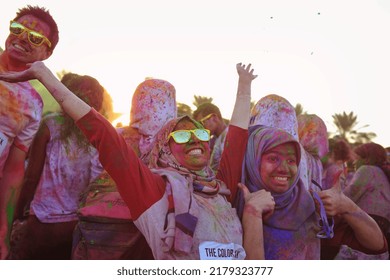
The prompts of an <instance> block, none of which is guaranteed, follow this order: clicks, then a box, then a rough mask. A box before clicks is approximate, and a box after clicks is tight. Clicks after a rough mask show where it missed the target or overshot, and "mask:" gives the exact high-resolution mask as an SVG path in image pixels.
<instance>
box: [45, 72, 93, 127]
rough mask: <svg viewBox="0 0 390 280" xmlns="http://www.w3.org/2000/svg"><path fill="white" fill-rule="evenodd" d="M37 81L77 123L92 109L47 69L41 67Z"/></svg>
mask: <svg viewBox="0 0 390 280" xmlns="http://www.w3.org/2000/svg"><path fill="white" fill-rule="evenodd" d="M37 79H38V80H39V81H40V82H41V83H42V84H43V85H44V86H45V87H46V88H47V90H48V91H49V92H50V93H51V95H52V96H53V97H54V99H55V100H56V101H57V102H58V103H59V104H60V105H61V108H62V109H63V110H64V112H66V113H67V114H68V115H69V116H70V117H71V118H72V119H73V120H75V121H77V120H79V119H80V118H82V117H83V116H84V115H86V114H87V113H88V112H89V111H90V110H91V107H90V106H89V105H88V104H87V103H85V102H84V101H82V100H81V99H80V98H78V97H77V96H76V95H75V94H73V93H72V92H71V91H70V90H69V89H68V88H67V87H66V86H64V85H63V84H62V83H61V82H60V81H59V80H58V79H57V77H56V76H54V74H53V73H52V72H51V71H50V70H49V69H48V68H46V67H41V68H40V71H39V72H38V73H37Z"/></svg>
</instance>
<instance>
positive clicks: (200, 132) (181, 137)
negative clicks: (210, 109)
mask: <svg viewBox="0 0 390 280" xmlns="http://www.w3.org/2000/svg"><path fill="white" fill-rule="evenodd" d="M191 133H193V134H194V135H195V136H196V138H198V139H199V140H200V141H209V140H210V130H208V129H204V128H197V129H192V130H176V131H173V132H171V133H170V134H169V135H168V139H169V138H170V137H172V138H173V140H174V141H175V142H176V143H177V144H183V143H187V142H188V141H190V139H191Z"/></svg>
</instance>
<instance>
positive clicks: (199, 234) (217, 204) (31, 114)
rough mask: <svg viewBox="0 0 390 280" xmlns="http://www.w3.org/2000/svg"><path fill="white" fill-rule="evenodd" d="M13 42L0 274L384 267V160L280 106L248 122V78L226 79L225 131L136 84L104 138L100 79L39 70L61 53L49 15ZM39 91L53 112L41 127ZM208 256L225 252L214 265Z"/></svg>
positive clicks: (1, 115) (30, 13)
mask: <svg viewBox="0 0 390 280" xmlns="http://www.w3.org/2000/svg"><path fill="white" fill-rule="evenodd" d="M9 30H10V34H9V36H8V38H7V40H6V44H5V46H6V47H5V50H4V51H3V52H2V53H1V54H0V140H1V142H0V250H1V251H0V254H1V255H0V256H1V258H2V259H209V258H225V259H230V258H232V259H245V258H246V259H388V258H389V254H388V241H389V238H390V177H389V176H390V167H389V158H388V156H387V153H388V151H386V149H385V148H384V147H382V146H381V145H379V144H376V143H374V142H369V143H365V144H359V145H356V146H354V147H353V146H352V145H351V144H350V143H348V142H347V141H345V139H342V138H329V136H328V131H327V128H326V125H325V124H324V122H323V121H322V120H321V118H319V117H318V116H317V115H315V114H299V115H298V116H297V114H296V111H295V108H294V107H293V106H292V105H291V104H290V102H289V101H288V100H286V99H285V98H283V97H282V96H278V95H275V94H272V95H266V96H264V97H263V98H261V99H260V100H258V102H257V103H256V104H255V105H254V106H253V107H252V108H251V83H252V81H253V80H255V79H256V77H257V75H255V74H254V70H253V68H252V66H251V65H250V64H249V65H243V64H241V63H239V64H237V65H236V69H237V73H238V86H237V93H236V103H235V105H234V110H233V114H232V117H231V118H230V119H229V120H225V119H223V118H222V116H221V113H220V110H219V108H218V107H217V106H215V105H214V104H212V103H211V102H209V103H203V104H200V105H199V106H198V107H197V109H196V110H195V111H194V112H193V114H192V115H183V116H178V107H177V104H176V94H177V93H176V91H175V87H174V85H172V84H171V83H170V82H168V81H165V80H160V79H147V80H145V81H142V82H141V83H140V84H139V86H138V87H137V88H136V89H135V91H134V94H133V98H132V104H131V106H130V108H129V110H130V116H131V120H130V123H129V125H128V126H124V127H120V128H114V127H113V126H112V125H111V123H110V120H108V119H107V118H108V116H109V115H110V113H109V112H107V111H108V110H107V108H110V105H109V104H108V103H110V98H109V96H108V97H107V93H106V92H105V90H104V88H103V86H102V85H100V84H99V82H98V81H97V80H96V79H94V78H93V77H90V76H86V75H84V76H82V75H78V74H75V73H67V74H65V75H64V76H63V77H62V79H61V80H60V81H59V80H58V79H57V77H55V75H53V73H51V71H50V70H49V69H48V68H47V67H46V66H45V65H44V64H43V63H42V61H44V60H45V59H48V58H49V57H50V55H51V54H52V52H53V51H54V49H55V46H56V45H57V43H58V41H59V36H58V33H59V32H58V27H57V24H56V23H55V21H54V19H53V18H52V17H51V15H50V13H49V12H48V11H47V10H46V9H45V8H40V7H31V6H27V7H24V8H22V9H20V10H19V11H18V12H17V15H16V17H15V18H14V19H13V21H11V22H10V27H9ZM243 44H244V43H243ZM205 67H207V65H206V66H205ZM35 79H37V80H39V82H40V83H42V84H43V85H44V86H45V87H46V88H47V89H48V90H49V92H50V93H51V94H52V95H53V97H54V99H55V100H56V101H57V102H58V104H59V105H60V108H61V109H60V110H59V111H58V112H49V113H47V114H43V101H42V98H41V96H40V95H39V93H38V92H37V90H36V88H34V85H33V84H32V83H31V82H29V81H30V80H35ZM256 82H259V81H257V80H256ZM260 82H261V81H260ZM107 104H108V105H107ZM215 248H217V249H220V250H224V252H234V253H231V254H224V255H223V256H210V255H209V254H208V252H210V251H212V249H215Z"/></svg>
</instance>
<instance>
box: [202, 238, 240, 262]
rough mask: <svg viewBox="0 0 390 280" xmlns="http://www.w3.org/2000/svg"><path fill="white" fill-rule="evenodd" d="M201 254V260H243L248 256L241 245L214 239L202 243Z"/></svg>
mask: <svg viewBox="0 0 390 280" xmlns="http://www.w3.org/2000/svg"><path fill="white" fill-rule="evenodd" d="M199 255H200V259H201V260H243V259H245V256H246V254H245V250H244V248H243V247H242V246H241V245H238V244H234V243H218V242H214V241H205V242H202V243H200V245H199Z"/></svg>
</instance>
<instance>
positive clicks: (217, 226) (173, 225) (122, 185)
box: [0, 63, 273, 259]
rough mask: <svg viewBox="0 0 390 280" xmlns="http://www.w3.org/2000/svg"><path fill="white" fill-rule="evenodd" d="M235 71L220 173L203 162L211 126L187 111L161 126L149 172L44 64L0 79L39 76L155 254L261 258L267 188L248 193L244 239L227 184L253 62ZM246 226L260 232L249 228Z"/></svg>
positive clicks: (241, 136) (239, 152)
mask: <svg viewBox="0 0 390 280" xmlns="http://www.w3.org/2000/svg"><path fill="white" fill-rule="evenodd" d="M237 72H238V75H239V81H238V89H237V98H236V104H235V108H234V110H233V115H232V118H231V126H230V128H229V134H228V136H227V139H226V141H227V142H226V143H227V146H229V145H232V146H234V147H235V148H234V149H226V152H225V153H224V155H223V157H222V161H221V167H220V169H219V172H218V177H217V178H215V177H214V176H213V173H212V172H211V169H210V167H209V165H208V162H209V157H210V149H209V145H208V140H209V139H210V135H209V132H208V131H207V130H205V129H204V128H203V127H202V126H201V125H200V124H198V123H197V122H196V121H194V120H192V119H191V118H189V117H183V118H179V119H175V120H172V121H170V122H168V123H167V125H166V126H164V128H163V129H162V130H161V132H160V133H159V135H158V136H157V140H156V141H157V147H161V149H160V150H158V149H157V150H154V151H153V152H152V154H151V161H150V162H151V163H150V164H151V166H152V167H156V168H153V170H150V169H149V167H147V166H146V165H144V164H143V163H142V162H141V160H140V159H139V158H138V157H137V156H136V154H135V153H134V151H133V150H132V149H131V148H129V147H128V146H127V145H126V143H125V141H124V139H123V138H122V137H121V136H120V135H118V134H117V132H116V130H115V129H114V128H113V127H112V126H111V124H110V123H108V122H107V121H106V120H105V119H104V118H103V117H102V116H100V115H99V114H98V113H97V112H96V111H94V110H93V109H91V108H90V107H89V106H88V105H87V104H85V103H84V102H82V101H81V100H79V99H78V98H77V97H75V96H74V95H73V94H72V93H71V92H69V91H68V90H67V89H66V88H64V87H62V86H61V84H59V83H58V80H57V79H56V78H55V76H54V75H53V73H51V72H50V70H48V69H47V68H46V67H45V66H44V64H43V63H34V64H32V65H31V67H30V68H29V69H28V70H26V71H24V72H18V73H7V74H2V75H0V79H3V80H6V81H10V82H15V81H20V80H25V79H31V78H37V79H39V80H40V81H41V82H42V83H43V84H44V85H45V86H46V88H48V90H49V91H50V92H52V94H53V97H54V98H55V99H56V100H57V101H58V102H59V103H60V104H61V106H62V108H63V109H64V111H66V112H67V113H68V114H69V115H70V116H71V117H72V118H73V119H74V120H75V121H76V123H77V125H78V126H79V127H80V129H81V130H82V131H83V132H84V134H85V135H86V136H87V138H88V139H89V141H90V142H91V143H92V144H93V145H94V146H95V147H96V148H97V150H98V151H99V156H100V161H101V163H102V164H103V167H104V168H105V169H106V170H107V172H108V173H109V174H110V176H111V177H112V178H113V179H114V180H115V182H116V183H117V186H118V189H119V191H120V193H121V195H122V197H123V199H124V200H125V202H126V204H127V205H128V207H129V209H130V212H131V216H132V218H133V220H134V223H135V225H136V226H137V227H138V228H139V229H140V230H141V232H142V233H143V234H144V236H145V238H146V239H147V241H148V243H149V245H150V247H151V249H152V251H153V255H154V257H155V258H156V259H199V258H204V259H205V258H212V257H213V256H210V252H214V251H217V252H224V254H221V255H219V256H216V257H224V258H225V259H226V258H232V259H242V258H243V257H244V256H245V252H244V250H243V249H242V244H244V246H245V249H247V250H248V252H250V255H251V256H252V253H251V250H257V251H258V252H259V253H258V255H256V256H255V257H262V252H261V251H262V250H261V248H259V247H258V246H253V244H257V245H259V246H261V245H262V244H261V237H260V235H258V234H257V233H258V232H261V231H262V228H261V226H262V223H261V219H260V218H258V217H261V215H262V213H263V212H266V211H270V210H272V207H273V201H272V199H271V196H270V194H269V193H266V192H262V193H261V192H260V194H263V196H262V198H263V199H262V201H263V202H264V201H265V203H263V204H262V205H265V207H262V208H261V207H260V206H259V204H258V203H257V204H251V203H252V202H256V200H254V199H252V198H253V196H252V194H251V195H249V196H246V197H245V201H246V202H247V203H249V205H247V206H250V207H247V206H246V207H245V208H244V210H245V211H244V221H245V222H244V238H243V234H242V231H243V230H242V227H241V224H240V221H239V219H238V217H237V214H236V213H235V210H234V209H233V208H232V207H231V205H230V203H229V202H228V201H227V198H228V197H229V192H228V189H229V188H233V187H235V186H236V185H237V183H238V182H239V177H240V175H241V174H240V172H241V159H242V158H243V154H244V151H245V145H246V140H247V135H248V132H247V127H248V123H249V107H250V97H251V83H252V80H253V79H255V78H256V77H257V76H256V75H254V74H253V69H251V65H248V66H245V65H242V64H241V63H239V64H237ZM166 137H168V138H166ZM153 164H154V165H153ZM152 171H153V172H152ZM244 193H245V192H244ZM248 197H249V198H248ZM264 198H265V199H264ZM249 210H250V211H249ZM247 214H248V215H247ZM247 218H248V219H249V220H248V219H247ZM252 218H253V219H252ZM251 220H253V223H251V222H250V221H251ZM247 225H248V226H249V227H250V228H251V229H253V227H254V226H255V228H257V229H258V231H254V230H251V231H246V230H245V228H246V226H247ZM253 232H255V233H256V235H257V236H259V238H256V237H255V236H254V235H253ZM247 234H248V236H246V235H247ZM247 237H248V238H247ZM248 242H249V243H248ZM211 255H213V254H211Z"/></svg>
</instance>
